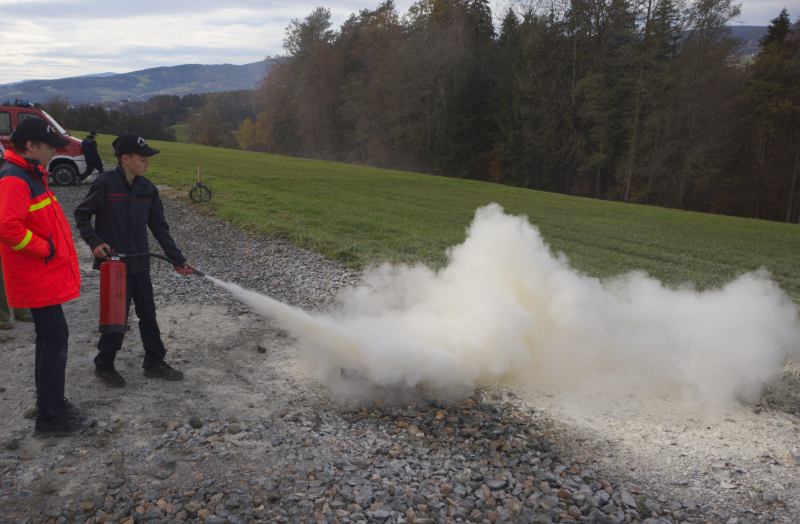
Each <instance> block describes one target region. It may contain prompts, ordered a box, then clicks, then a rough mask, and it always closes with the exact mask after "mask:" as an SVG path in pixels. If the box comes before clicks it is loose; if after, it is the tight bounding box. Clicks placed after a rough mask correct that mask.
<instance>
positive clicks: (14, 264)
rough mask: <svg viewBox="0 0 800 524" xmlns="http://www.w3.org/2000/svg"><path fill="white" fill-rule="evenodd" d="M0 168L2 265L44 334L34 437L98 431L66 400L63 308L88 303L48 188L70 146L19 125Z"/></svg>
mask: <svg viewBox="0 0 800 524" xmlns="http://www.w3.org/2000/svg"><path fill="white" fill-rule="evenodd" d="M11 141H12V142H13V144H14V151H6V152H5V155H4V158H5V160H6V164H5V165H4V166H3V168H2V169H0V261H1V262H2V265H3V279H4V282H5V287H6V295H7V298H8V303H9V305H10V306H11V307H14V308H30V311H31V315H32V316H33V322H34V326H35V332H36V352H35V359H36V360H35V366H34V373H35V380H36V395H37V401H36V402H37V406H38V410H39V413H38V416H37V418H36V425H35V428H34V433H35V434H36V435H38V436H42V437H51V436H52V437H57V436H66V435H74V434H77V433H80V432H82V431H84V430H85V429H87V428H89V427H91V426H93V425H94V423H95V421H94V420H92V419H91V418H89V417H85V416H80V415H78V410H77V409H76V408H75V407H74V406H73V405H72V404H70V403H69V401H67V400H66V398H64V383H65V374H66V367H67V349H68V344H69V329H68V328H67V320H66V318H65V317H64V311H63V310H62V308H61V304H62V303H64V302H67V301H70V300H72V299H74V298H77V297H78V296H80V287H81V276H80V269H79V268H78V256H77V254H76V253H75V245H74V244H73V242H72V232H71V229H70V226H69V223H68V222H67V219H66V217H65V216H64V212H63V211H62V210H61V206H59V204H58V202H57V201H56V197H55V195H54V194H53V192H52V191H50V188H49V187H48V186H47V177H48V172H47V170H46V169H45V168H44V167H42V166H46V165H48V164H49V163H50V160H51V159H52V158H53V156H55V153H56V148H59V147H64V146H66V145H67V143H68V141H67V139H66V138H64V137H63V136H61V135H60V134H58V133H57V132H56V131H55V130H54V129H53V128H52V127H51V126H50V125H48V124H47V123H46V122H44V121H43V120H39V119H38V118H28V119H26V120H23V121H22V122H20V123H18V124H17V126H16V128H14V132H13V134H12V135H11Z"/></svg>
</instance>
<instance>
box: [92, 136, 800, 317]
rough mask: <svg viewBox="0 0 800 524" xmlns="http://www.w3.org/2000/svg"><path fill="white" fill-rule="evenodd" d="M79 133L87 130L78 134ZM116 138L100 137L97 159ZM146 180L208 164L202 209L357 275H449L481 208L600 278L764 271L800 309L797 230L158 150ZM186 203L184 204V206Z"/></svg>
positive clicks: (304, 164) (261, 158)
mask: <svg viewBox="0 0 800 524" xmlns="http://www.w3.org/2000/svg"><path fill="white" fill-rule="evenodd" d="M77 135H80V133H77V134H76V136H77ZM112 140H113V137H111V136H100V137H99V138H98V142H99V145H100V152H101V154H105V152H107V151H109V150H110V144H111V141H112ZM150 144H151V145H152V146H154V147H156V148H157V149H159V150H161V151H162V153H161V154H160V155H158V156H156V157H154V158H153V159H151V167H150V171H149V174H148V177H149V178H151V179H152V180H153V181H154V182H156V183H158V184H168V185H170V186H172V187H174V188H176V189H180V190H181V191H186V192H187V193H188V190H189V188H190V187H191V186H192V184H194V182H195V181H196V180H197V166H198V164H200V165H201V166H202V172H203V181H204V182H209V183H210V184H211V185H212V186H213V190H214V196H213V199H212V200H211V202H210V203H206V204H200V205H196V208H197V209H198V210H199V211H201V212H206V213H212V214H214V215H217V216H219V217H221V218H223V219H225V220H227V221H230V222H232V223H234V224H235V225H237V226H239V227H241V228H242V229H246V230H249V231H255V232H258V233H261V234H264V235H269V236H272V237H277V238H281V239H285V240H288V241H290V242H292V243H293V244H295V245H298V246H301V247H305V248H307V249H311V250H313V251H317V252H319V253H322V254H324V255H326V256H328V257H330V258H332V259H334V260H337V261H339V262H341V263H343V264H345V265H348V266H350V267H354V268H361V267H365V266H367V265H370V264H377V263H380V262H383V261H391V262H411V263H414V262H423V263H425V264H428V265H429V266H431V267H436V268H438V267H441V266H442V265H443V264H444V263H445V262H446V257H445V250H446V249H447V247H448V246H451V245H454V244H458V243H460V242H462V241H463V240H464V238H465V227H466V226H467V225H468V224H469V223H470V221H471V219H472V217H473V215H474V212H475V209H476V208H477V207H478V206H482V205H485V204H488V203H490V202H497V203H499V204H500V205H502V206H503V207H504V208H505V210H506V212H508V213H513V214H525V215H527V216H528V217H529V218H530V221H531V222H532V223H533V224H535V225H536V226H538V227H539V229H540V230H541V232H542V235H543V237H544V238H545V240H546V241H547V242H548V243H549V244H550V245H551V247H552V248H553V250H555V251H563V252H564V253H565V254H566V255H567V256H568V257H569V259H570V260H571V262H572V265H573V266H574V267H576V268H577V269H579V270H580V271H582V272H585V273H587V274H589V275H592V276H597V277H608V276H613V275H618V274H620V273H624V272H627V271H629V270H632V269H640V270H644V271H647V272H648V273H649V274H651V275H652V276H654V277H656V278H658V279H660V280H662V281H663V282H666V283H668V284H670V285H678V284H681V283H693V284H695V285H696V286H697V287H698V288H699V289H705V288H708V287H714V286H719V285H721V284H723V283H725V282H727V281H729V280H731V279H732V278H734V277H735V276H737V275H739V274H741V273H743V272H746V271H751V270H755V269H758V268H759V267H762V266H763V267H766V268H768V269H769V270H770V271H772V273H773V277H774V278H775V280H776V281H777V282H778V283H779V284H780V285H781V287H782V288H783V289H784V290H785V291H786V292H787V293H788V294H789V295H790V296H791V297H792V298H793V299H794V300H795V301H796V302H798V303H800V275H798V270H797V266H798V259H800V226H798V225H790V224H783V223H775V222H767V221H760V220H750V219H743V218H731V217H724V216H715V215H705V214H700V213H689V212H684V211H676V210H671V209H664V208H657V207H646V206H639V205H627V204H621V203H617V202H607V201H599V200H592V199H584V198H575V197H569V196H564V195H559V194H553V193H544V192H538V191H530V190H524V189H518V188H511V187H506V186H501V185H496V184H488V183H483V182H474V181H466V180H455V179H448V178H440V177H433V176H427V175H419V174H413V173H404V172H398V171H389V170H381V169H373V168H367V167H361V166H354V165H349V164H341V163H335V162H322V161H313V160H303V159H297V158H288V157H280V156H274V155H266V154H260V153H252V152H244V151H234V150H229V149H221V148H213V147H205V146H198V145H193V144H181V143H171V142H156V141H151V142H150ZM187 200H188V199H187Z"/></svg>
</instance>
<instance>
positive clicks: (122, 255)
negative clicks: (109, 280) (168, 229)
mask: <svg viewBox="0 0 800 524" xmlns="http://www.w3.org/2000/svg"><path fill="white" fill-rule="evenodd" d="M108 256H109V258H113V257H119V258H133V257H155V258H160V259H161V260H164V261H166V262H169V263H170V264H172V265H173V266H175V269H178V270H180V272H181V273H184V274H186V275H197V276H199V277H204V276H206V274H205V273H203V272H202V271H200V270H199V269H192V268H190V267H183V266H182V265H180V264H178V263H177V262H173V261H172V260H170V259H168V258H167V257H165V256H164V255H159V254H158V253H153V252H149V253H133V254H125V253H117V252H116V251H112V252H111V253H109V254H108Z"/></svg>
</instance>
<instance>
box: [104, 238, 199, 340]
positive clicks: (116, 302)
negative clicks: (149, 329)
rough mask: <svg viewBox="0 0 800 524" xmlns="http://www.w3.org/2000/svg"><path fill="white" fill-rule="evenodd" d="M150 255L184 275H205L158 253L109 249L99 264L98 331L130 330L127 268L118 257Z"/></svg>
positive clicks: (123, 331) (122, 331)
mask: <svg viewBox="0 0 800 524" xmlns="http://www.w3.org/2000/svg"><path fill="white" fill-rule="evenodd" d="M143 256H150V257H156V258H160V259H162V260H166V261H167V262H169V263H170V264H172V265H173V266H175V269H180V271H181V272H182V273H184V274H186V275H198V276H201V277H202V276H205V274H204V273H203V272H202V271H200V270H198V269H192V268H185V267H182V266H179V265H178V264H176V263H175V262H173V261H171V260H170V259H168V258H166V257H164V256H162V255H159V254H158V253H136V254H133V255H126V254H123V253H117V252H116V251H111V252H110V253H109V254H108V256H107V257H106V261H105V262H103V263H102V264H100V333H125V332H126V331H130V329H131V327H130V326H129V325H128V312H127V309H128V308H127V305H128V304H127V289H126V287H127V278H128V268H127V266H126V265H125V263H124V262H122V261H120V258H131V257H143Z"/></svg>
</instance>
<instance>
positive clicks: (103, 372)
mask: <svg viewBox="0 0 800 524" xmlns="http://www.w3.org/2000/svg"><path fill="white" fill-rule="evenodd" d="M94 376H95V377H97V378H99V379H100V382H102V383H103V384H105V385H106V386H107V387H110V388H124V387H125V384H127V381H126V380H125V379H124V378H122V375H120V374H119V373H117V370H116V369H114V368H111V369H99V368H94Z"/></svg>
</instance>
